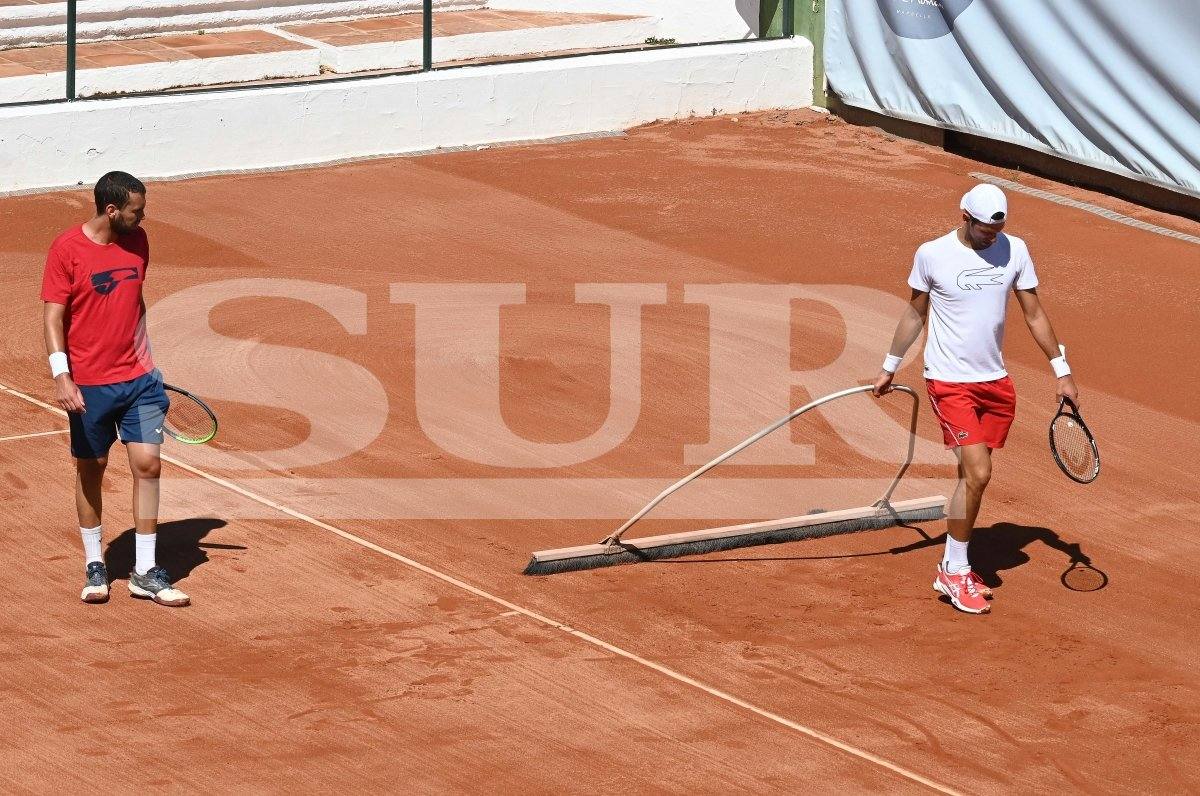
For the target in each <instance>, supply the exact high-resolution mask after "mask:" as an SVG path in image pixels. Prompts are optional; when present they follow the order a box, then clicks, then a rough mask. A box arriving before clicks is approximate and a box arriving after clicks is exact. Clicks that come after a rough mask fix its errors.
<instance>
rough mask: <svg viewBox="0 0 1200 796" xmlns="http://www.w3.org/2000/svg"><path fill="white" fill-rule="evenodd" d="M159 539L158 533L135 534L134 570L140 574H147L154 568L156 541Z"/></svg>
mask: <svg viewBox="0 0 1200 796" xmlns="http://www.w3.org/2000/svg"><path fill="white" fill-rule="evenodd" d="M157 539H158V534H156V533H135V534H134V535H133V540H134V541H133V548H134V554H135V555H134V560H135V562H136V563H135V564H134V565H133V570H134V572H136V573H137V574H139V575H145V574H146V573H147V572H149V571H150V570H151V569H153V568H154V542H155V540H157Z"/></svg>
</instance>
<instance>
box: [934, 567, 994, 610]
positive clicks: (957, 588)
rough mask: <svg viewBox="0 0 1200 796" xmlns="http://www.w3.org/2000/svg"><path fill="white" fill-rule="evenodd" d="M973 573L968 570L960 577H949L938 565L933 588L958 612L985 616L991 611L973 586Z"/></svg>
mask: <svg viewBox="0 0 1200 796" xmlns="http://www.w3.org/2000/svg"><path fill="white" fill-rule="evenodd" d="M973 575H974V573H973V572H971V571H970V570H967V571H966V572H964V573H962V574H961V575H951V574H950V573H948V572H946V571H945V570H944V569H942V565H941V564H938V574H937V578H936V579H935V580H934V581H933V588H934V590H935V591H939V592H941V593H942V594H944V595H946V596H947V597H949V598H950V602H952V603H953V604H954V607H955V608H957V609H958V610H960V611H966V612H967V613H969V614H986V613H987V612H988V611H990V610H992V606H990V605H988V601H987V600H986V599H985V598H984V596H983V594H982V593H981V592H980V591H979V588H978V587H977V586H976V585H975V578H974V577H973Z"/></svg>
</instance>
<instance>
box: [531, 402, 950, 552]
mask: <svg viewBox="0 0 1200 796" xmlns="http://www.w3.org/2000/svg"><path fill="white" fill-rule="evenodd" d="M893 389H894V390H895V391H897V392H903V393H907V394H908V395H909V396H910V397H911V398H912V399H913V409H912V418H911V426H910V432H911V433H910V434H909V438H908V453H907V456H906V457H905V460H904V464H903V465H901V467H900V471H899V472H898V473H896V477H895V478H894V479H893V480H892V483H891V486H889V487H888V489H887V491H886V492H885V493H884V494H883V497H881V498H880V499H879V500H877V501H875V503H873V504H871V505H870V506H863V507H860V508H851V509H841V510H837V511H824V510H817V511H814V512H812V513H809V514H805V515H802V516H798V517H787V518H785V519H781V520H768V521H766V522H752V523H746V524H743V525H726V526H723V527H719V528H707V529H704V530H698V531H684V532H683V533H668V534H663V535H661V536H645V537H642V538H640V539H630V540H624V539H623V538H622V536H623V535H624V533H625V532H626V531H628V530H629V529H630V527H632V526H633V524H634V523H636V522H637V521H638V520H640V519H641V518H642V517H644V516H646V514H648V513H649V512H650V510H651V509H653V508H654V507H655V506H657V505H658V504H659V503H662V502H663V501H664V500H666V498H667V497H668V496H669V495H671V494H672V493H673V492H675V491H677V490H678V489H680V488H682V487H683V486H685V485H686V484H689V483H691V482H692V481H694V480H696V479H697V478H699V477H700V476H701V475H704V473H706V472H708V471H709V470H711V469H712V468H714V467H716V466H717V465H718V464H721V463H722V462H724V461H725V460H727V459H729V458H730V457H732V456H734V455H735V454H737V453H738V452H739V451H742V450H745V449H746V448H748V447H750V446H751V445H753V444H754V443H755V442H758V441H759V440H760V439H762V438H763V437H765V436H767V435H768V434H770V433H771V432H773V431H775V430H776V429H779V428H782V427H783V426H785V425H787V424H788V423H790V422H791V421H793V420H795V419H796V418H797V417H799V416H800V415H802V414H804V413H805V412H807V411H809V410H810V409H815V408H816V407H818V406H821V405H822V404H826V403H829V402H830V401H836V400H837V399H839V398H844V397H846V396H848V395H854V394H856V393H861V392H869V391H870V390H871V387H870V386H864V387H852V388H850V389H848V390H842V391H840V392H835V393H832V394H830V395H826V396H825V397H824V398H819V399H817V400H815V401H812V402H811V403H808V404H805V405H804V406H802V407H800V408H799V409H796V410H795V411H793V412H792V413H791V414H789V415H788V416H787V417H784V418H782V419H780V420H777V421H776V422H774V423H772V424H771V425H769V426H767V427H766V428H764V429H763V430H762V431H759V432H758V433H757V434H755V435H754V436H752V437H750V438H749V439H746V440H745V441H743V442H741V443H739V444H738V445H736V446H734V447H733V448H730V449H729V450H727V451H725V453H722V454H721V455H720V456H718V457H717V458H715V459H713V460H712V461H711V462H709V463H708V464H706V465H704V466H703V467H701V468H700V469H698V470H696V471H695V472H694V473H692V474H691V475H688V476H687V477H685V478H682V479H680V480H679V481H677V482H675V483H674V484H672V485H671V486H669V487H667V489H665V490H663V492H662V493H661V494H659V495H658V497H656V498H654V500H652V501H650V502H649V503H648V504H646V506H645V508H643V509H642V510H641V511H639V512H638V513H637V514H635V515H633V517H631V518H630V519H629V521H628V522H626V523H625V524H624V525H622V526H621V527H620V528H618V529H617V530H615V531H613V532H612V533H611V534H609V535H608V536H607V537H605V538H604V539H603V540H601V541H600V542H598V543H597V544H589V545H580V546H578V547H563V548H559V549H557V550H539V551H537V552H535V553H534V554H533V558H532V559H530V561H529V564H528V566H526V567H525V574H526V575H552V574H555V573H559V572H574V571H578V570H584V569H596V568H599V567H611V566H615V565H617V564H634V563H638V562H641V561H657V560H660V559H664V558H679V557H680V556H691V555H699V554H703V553H715V552H719V551H721V550H735V549H737V548H739V547H751V546H755V545H764V544H777V543H779V542H792V541H797V540H800V539H814V538H817V537H822V536H835V535H838V534H844V533H855V532H857V531H869V530H877V529H881V528H890V527H893V526H896V525H906V524H908V523H913V522H925V521H928V520H938V519H942V518H944V517H945V516H946V515H945V507H946V498H945V497H943V496H942V495H935V496H932V497H925V498H914V499H912V500H901V501H897V502H895V503H893V502H892V501H891V496H892V492H894V491H895V489H896V486H897V484H899V483H900V479H901V478H902V477H903V476H904V473H905V471H906V470H907V469H908V466H909V465H910V464H911V463H912V457H913V450H914V447H915V445H916V435H917V410H918V408H919V406H920V400H919V399H918V397H917V394H916V392H914V391H913V389H912V388H911V387H907V386H905V385H903V384H897V385H894V386H893Z"/></svg>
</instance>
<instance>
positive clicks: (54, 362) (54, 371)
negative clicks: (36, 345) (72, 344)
mask: <svg viewBox="0 0 1200 796" xmlns="http://www.w3.org/2000/svg"><path fill="white" fill-rule="evenodd" d="M70 372H71V368H70V366H69V365H68V364H67V355H66V353H64V352H62V351H55V352H54V353H53V354H51V355H50V375H51V376H52V377H53V378H56V379H57V378H58V377H59V376H61V375H62V374H64V373H70Z"/></svg>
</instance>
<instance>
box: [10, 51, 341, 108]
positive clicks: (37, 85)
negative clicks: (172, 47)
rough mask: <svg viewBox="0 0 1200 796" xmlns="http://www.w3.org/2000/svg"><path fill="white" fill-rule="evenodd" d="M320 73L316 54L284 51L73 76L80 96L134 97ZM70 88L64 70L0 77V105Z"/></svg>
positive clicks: (84, 71) (88, 71) (133, 66)
mask: <svg viewBox="0 0 1200 796" xmlns="http://www.w3.org/2000/svg"><path fill="white" fill-rule="evenodd" d="M320 72H321V56H320V53H319V52H318V51H316V50H311V49H310V50H284V51H282V52H274V53H254V54H249V55H226V56H222V57H220V58H189V59H187V60H183V61H162V62H154V63H148V64H131V65H128V66H107V67H104V68H103V69H80V70H78V71H77V72H76V73H75V92H76V94H77V95H78V96H80V97H94V96H100V95H106V94H132V93H135V92H139V91H163V90H165V89H169V88H177V87H180V86H215V85H219V84H222V83H245V82H250V81H254V80H268V79H271V78H288V77H307V76H310V75H317V74H320ZM66 85H67V77H66V73H65V72H51V73H50V74H45V75H30V76H28V77H6V78H3V79H0V103H7V102H29V101H32V100H47V99H60V98H62V97H63V95H64V94H65V93H66Z"/></svg>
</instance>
